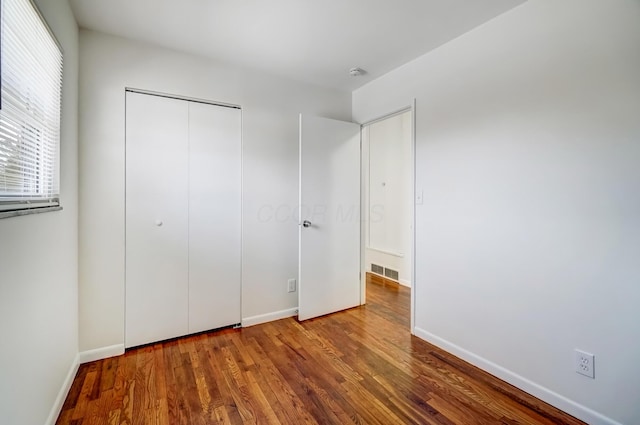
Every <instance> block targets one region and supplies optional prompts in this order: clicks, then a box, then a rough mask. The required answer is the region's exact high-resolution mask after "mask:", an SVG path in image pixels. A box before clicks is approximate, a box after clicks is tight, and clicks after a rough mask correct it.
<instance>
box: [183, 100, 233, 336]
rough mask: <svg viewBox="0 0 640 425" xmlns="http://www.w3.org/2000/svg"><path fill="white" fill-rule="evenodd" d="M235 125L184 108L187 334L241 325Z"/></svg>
mask: <svg viewBox="0 0 640 425" xmlns="http://www.w3.org/2000/svg"><path fill="white" fill-rule="evenodd" d="M185 103H186V102H185ZM240 120H241V112H240V109H237V108H228V107H223V106H217V105H208V104H203V103H196V102H189V333H195V332H201V331H205V330H209V329H216V328H220V327H223V326H229V325H234V324H236V323H240V321H241V306H240V299H241V294H240V291H241V283H240V279H241V270H240V268H241V265H240V264H241V263H240V257H241V247H240V243H241V242H240V240H241V219H242V212H241V178H242V177H241V151H242V143H241V135H240V132H241V128H242V126H241V121H240Z"/></svg>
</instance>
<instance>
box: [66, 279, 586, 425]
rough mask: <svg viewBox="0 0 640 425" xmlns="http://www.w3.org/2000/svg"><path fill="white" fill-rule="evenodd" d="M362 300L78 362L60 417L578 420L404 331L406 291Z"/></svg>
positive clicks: (375, 289) (393, 289)
mask: <svg viewBox="0 0 640 425" xmlns="http://www.w3.org/2000/svg"><path fill="white" fill-rule="evenodd" d="M367 301H368V304H367V305H366V306H363V307H360V308H354V309H351V310H348V311H344V312H340V313H336V314H332V315H329V316H325V317H322V318H318V319H313V320H309V321H306V322H303V323H298V322H297V321H296V320H295V319H293V318H291V319H284V320H279V321H277V322H271V323H267V324H264V325H258V326H253V327H250V328H245V329H227V330H222V331H218V332H209V333H204V334H199V335H195V336H190V337H185V338H181V339H177V340H172V341H167V342H164V343H158V344H154V345H150V346H146V347H141V348H137V349H132V350H129V351H127V353H126V354H124V355H122V356H119V357H113V358H110V359H106V360H100V361H96V362H92V363H87V364H84V365H81V366H80V369H79V371H78V375H77V376H76V378H75V380H74V383H73V386H72V388H71V391H70V392H69V395H68V396H67V399H66V401H65V404H64V407H63V409H62V412H61V414H60V417H59V418H58V421H57V424H59V425H62V424H73V425H79V424H170V425H173V424H190V425H191V424H193V425H199V424H214V423H223V424H244V423H250V424H303V423H304V424H316V423H318V424H349V423H353V424H385V425H389V424H442V425H451V424H462V425H474V424H505V425H514V424H567V425H577V424H583V423H582V422H581V421H579V420H577V419H575V418H573V417H571V416H568V415H566V414H564V413H562V412H560V411H559V410H557V409H555V408H553V407H551V406H549V405H547V404H545V403H543V402H542V401H540V400H538V399H536V398H534V397H532V396H530V395H528V394H526V393H523V392H522V391H520V390H518V389H516V388H514V387H512V386H510V385H509V384H506V383H504V382H502V381H500V380H498V379H496V378H494V377H493V376H491V375H488V374H487V373H485V372H482V371H481V370H479V369H477V368H475V367H473V366H471V365H470V364H468V363H465V362H464V361H462V360H460V359H457V358H456V357H453V356H452V355H450V354H447V353H446V352H444V351H442V350H440V349H438V348H436V347H434V346H432V345H430V344H428V343H426V342H424V341H422V340H420V339H418V338H416V337H412V336H411V335H410V334H409V290H408V289H407V288H404V287H399V286H398V285H393V284H388V282H385V284H384V286H383V285H380V284H379V283H376V282H369V283H368V284H367Z"/></svg>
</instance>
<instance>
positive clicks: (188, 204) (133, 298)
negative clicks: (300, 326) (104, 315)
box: [125, 92, 241, 347]
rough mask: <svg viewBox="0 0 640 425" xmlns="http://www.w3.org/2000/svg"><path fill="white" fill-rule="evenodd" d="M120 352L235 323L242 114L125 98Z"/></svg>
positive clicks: (214, 107) (169, 100)
mask: <svg viewBox="0 0 640 425" xmlns="http://www.w3.org/2000/svg"><path fill="white" fill-rule="evenodd" d="M126 96H127V98H126V102H127V103H126V272H125V275H126V276H125V277H126V307H125V346H126V347H133V346H136V345H142V344H147V343H150V342H155V341H160V340H164V339H168V338H174V337H178V336H182V335H186V334H190V333H195V332H201V331H205V330H209V329H216V328H220V327H225V326H229V325H234V324H237V323H239V322H240V320H241V306H240V299H241V292H240V291H241V287H240V281H241V265H240V264H241V263H240V258H241V246H240V243H241V134H240V132H241V113H240V110H239V109H237V108H229V107H224V106H217V105H211V104H207V103H201V102H194V101H187V100H179V99H173V98H167V97H162V96H155V95H148V94H141V93H136V92H127V95H126Z"/></svg>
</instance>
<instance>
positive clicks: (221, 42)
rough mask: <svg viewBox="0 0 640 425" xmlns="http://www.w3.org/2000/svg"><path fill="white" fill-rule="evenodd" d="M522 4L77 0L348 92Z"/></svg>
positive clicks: (139, 30)
mask: <svg viewBox="0 0 640 425" xmlns="http://www.w3.org/2000/svg"><path fill="white" fill-rule="evenodd" d="M523 2H524V0H179V1H176V0H109V1H104V0H70V4H71V7H72V9H73V11H74V13H75V15H76V19H77V20H78V23H79V25H80V26H81V27H82V28H87V29H91V30H96V31H101V32H105V33H109V34H114V35H118V36H121V37H125V38H129V39H133V40H138V41H143V42H148V43H153V44H156V45H159V46H164V47H167V48H171V49H175V50H179V51H183V52H187V53H192V54H196V55H200V56H206V57H210V58H214V59H216V60H218V61H220V62H223V63H226V64H229V65H235V66H241V67H245V68H251V69H256V70H261V71H265V72H268V73H271V74H276V75H280V76H283V77H287V78H292V79H295V80H299V81H305V82H308V83H312V84H317V85H320V86H324V87H332V88H336V89H341V90H349V91H350V90H353V89H356V88H358V87H359V86H361V85H363V84H365V83H366V82H368V81H370V80H372V79H374V78H377V77H379V76H381V75H383V74H385V73H387V72H389V71H391V70H392V69H394V68H397V67H398V66H400V65H402V64H404V63H407V62H409V61H411V60H412V59H415V58H417V57H419V56H421V55H423V54H424V53H426V52H428V51H430V50H432V49H434V48H436V47H438V46H440V45H442V44H444V43H446V42H448V41H450V40H452V39H454V38H456V37H458V36H460V35H461V34H463V33H465V32H467V31H469V30H470V29H472V28H474V27H476V26H478V25H480V24H482V23H484V22H486V21H488V20H490V19H492V18H494V17H495V16H497V15H499V14H501V13H503V12H505V11H507V10H509V9H511V8H513V7H515V6H517V5H519V4H521V3H523ZM356 66H357V67H361V68H363V69H364V70H366V71H367V74H366V75H363V76H360V77H351V76H350V75H349V69H350V68H352V67H356Z"/></svg>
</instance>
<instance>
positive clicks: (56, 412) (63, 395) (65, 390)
mask: <svg viewBox="0 0 640 425" xmlns="http://www.w3.org/2000/svg"><path fill="white" fill-rule="evenodd" d="M78 367H80V355H79V354H76V357H75V358H74V359H73V362H71V367H70V368H69V372H67V376H66V377H65V378H64V382H63V383H62V387H60V391H58V395H57V396H56V401H55V402H54V403H53V406H52V407H51V411H50V412H49V417H48V418H47V421H46V422H45V424H46V425H55V423H56V421H57V420H58V416H60V412H61V411H62V406H63V405H64V401H65V400H66V399H67V394H69V390H70V389H71V385H72V384H73V380H74V379H75V377H76V373H78Z"/></svg>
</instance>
